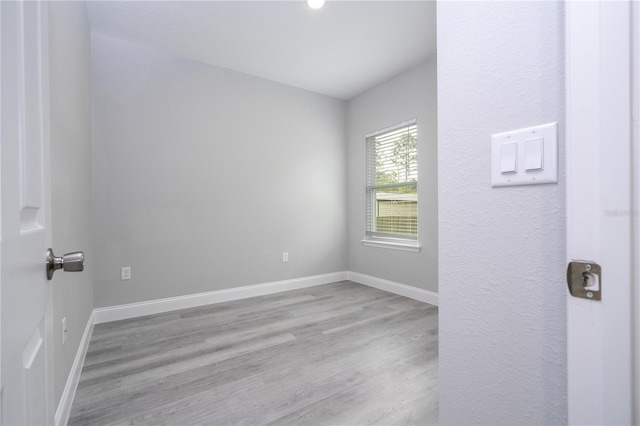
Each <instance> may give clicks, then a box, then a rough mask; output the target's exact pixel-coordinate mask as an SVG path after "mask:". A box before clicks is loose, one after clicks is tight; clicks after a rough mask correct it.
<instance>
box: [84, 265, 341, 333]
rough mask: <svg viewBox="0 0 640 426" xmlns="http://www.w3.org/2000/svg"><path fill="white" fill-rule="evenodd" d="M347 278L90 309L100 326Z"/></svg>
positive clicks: (298, 281)
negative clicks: (106, 323)
mask: <svg viewBox="0 0 640 426" xmlns="http://www.w3.org/2000/svg"><path fill="white" fill-rule="evenodd" d="M347 275H348V272H347V271H341V272H334V273H330V274H323V275H313V276H310V277H302V278H294V279H290V280H284V281H274V282H270V283H264V284H256V285H249V286H244V287H236V288H229V289H224V290H216V291H210V292H207V293H197V294H189V295H185V296H177V297H169V298H166V299H156V300H149V301H146V302H138V303H130V304H127V305H118V306H109V307H106V308H96V309H94V310H93V313H94V317H95V323H96V324H101V323H104V322H110V321H118V320H123V319H128V318H135V317H141V316H145V315H153V314H159V313H163V312H169V311H175V310H178V309H186V308H195V307H198V306H204V305H211V304H214V303H221V302H229V301H231V300H238V299H246V298H248V297H255V296H262V295H265V294H272V293H278V292H281V291H288V290H296V289H299V288H305V287H313V286H316V285H322V284H329V283H333V282H336V281H344V280H346V279H347Z"/></svg>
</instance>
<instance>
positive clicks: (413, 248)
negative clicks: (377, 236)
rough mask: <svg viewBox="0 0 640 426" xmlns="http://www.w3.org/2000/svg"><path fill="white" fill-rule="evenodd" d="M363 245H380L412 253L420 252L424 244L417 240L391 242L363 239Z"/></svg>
mask: <svg viewBox="0 0 640 426" xmlns="http://www.w3.org/2000/svg"><path fill="white" fill-rule="evenodd" d="M362 245H363V246H367V247H379V248H385V249H391V250H401V251H409V252H412V253H420V250H421V249H422V246H420V245H419V244H418V242H417V241H415V242H413V241H407V242H402V243H399V242H393V243H392V242H389V241H374V240H362Z"/></svg>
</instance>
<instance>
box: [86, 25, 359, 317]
mask: <svg viewBox="0 0 640 426" xmlns="http://www.w3.org/2000/svg"><path fill="white" fill-rule="evenodd" d="M91 48H92V68H93V80H92V84H93V86H92V89H93V98H92V101H93V120H94V121H93V170H94V187H93V189H94V194H93V195H94V208H95V210H94V211H95V237H96V239H95V242H96V243H95V253H96V254H95V255H96V258H99V259H100V262H101V265H100V268H99V269H96V271H95V306H96V307H103V306H112V305H119V304H125V303H132V302H138V301H145V300H153V299H158V298H165V297H172V296H179V295H185V294H192V293H199V292H207V291H213V290H220V289H226V288H231V287H238V286H243V285H251V284H259V283H265V282H272V281H278V280H284V279H291V278H297V277H304V276H311V275H318V274H324V273H331V272H336V271H344V270H346V268H347V262H346V248H345V243H344V241H345V235H346V230H347V221H346V189H345V185H344V182H345V181H346V176H345V175H346V147H345V144H344V134H345V117H346V105H345V102H343V101H339V100H336V99H333V98H329V97H326V96H321V95H317V94H314V93H311V92H306V91H303V90H299V89H295V88H291V87H288V86H284V85H281V84H277V83H273V82H269V81H266V80H262V79H258V78H254V77H250V76H246V75H243V74H239V73H236V72H231V71H228V70H224V69H221V68H216V67H212V66H208V65H204V64H201V63H198V62H194V61H189V60H185V59H180V58H176V57H173V56H171V55H169V54H167V53H165V52H162V51H159V50H155V49H150V48H146V47H141V46H138V45H134V44H131V43H128V42H124V41H119V40H116V39H112V38H109V37H106V36H102V35H97V34H94V35H93V36H92V44H91ZM285 251H286V252H288V253H289V262H288V263H283V262H282V252H285ZM122 266H130V267H132V277H133V279H132V280H130V281H121V280H120V268H121V267H122Z"/></svg>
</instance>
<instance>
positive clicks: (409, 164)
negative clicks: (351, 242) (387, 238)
mask: <svg viewBox="0 0 640 426" xmlns="http://www.w3.org/2000/svg"><path fill="white" fill-rule="evenodd" d="M367 160H368V165H367V166H368V167H367V169H368V173H367V203H368V208H367V216H368V218H367V233H368V235H369V236H371V235H376V234H394V235H400V236H402V237H404V238H406V237H415V236H417V234H418V193H417V183H418V135H417V126H416V124H415V122H412V123H411V124H409V125H405V126H402V127H399V128H396V129H393V130H390V131H387V132H384V133H381V134H376V135H374V136H370V137H368V138H367Z"/></svg>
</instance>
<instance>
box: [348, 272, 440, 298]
mask: <svg viewBox="0 0 640 426" xmlns="http://www.w3.org/2000/svg"><path fill="white" fill-rule="evenodd" d="M347 279H348V280H351V281H353V282H356V283H359V284H364V285H367V286H369V287H374V288H377V289H379V290H384V291H388V292H390V293H394V294H398V295H400V296H405V297H409V298H411V299H415V300H419V301H420V302H425V303H429V304H431V305H435V306H438V293H436V292H433V291H430V290H424V289H421V288H418V287H413V286H410V285H406V284H400V283H397V282H394V281H389V280H384V279H382V278H376V277H372V276H370V275H365V274H360V273H358V272H351V271H349V272H348V273H347Z"/></svg>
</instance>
